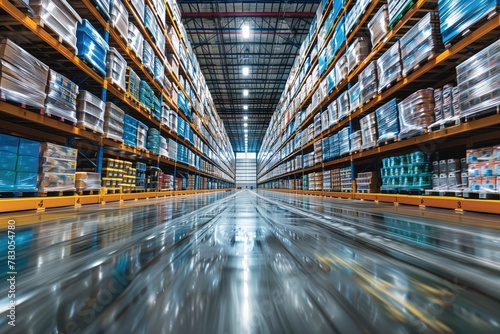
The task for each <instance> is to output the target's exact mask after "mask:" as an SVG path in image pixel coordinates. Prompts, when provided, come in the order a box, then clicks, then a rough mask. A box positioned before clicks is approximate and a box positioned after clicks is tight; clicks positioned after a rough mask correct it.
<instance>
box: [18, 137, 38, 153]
mask: <svg viewBox="0 0 500 334" xmlns="http://www.w3.org/2000/svg"><path fill="white" fill-rule="evenodd" d="M39 154H40V142H37V141H34V140H29V139H24V138H20V139H19V151H18V155H21V156H28V157H38V155H39Z"/></svg>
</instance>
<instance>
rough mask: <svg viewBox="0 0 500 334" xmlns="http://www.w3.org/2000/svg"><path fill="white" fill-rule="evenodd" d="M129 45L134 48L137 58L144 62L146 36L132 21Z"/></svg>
mask: <svg viewBox="0 0 500 334" xmlns="http://www.w3.org/2000/svg"><path fill="white" fill-rule="evenodd" d="M128 46H130V48H131V49H132V51H133V52H134V54H135V55H136V57H137V58H139V60H140V61H141V62H142V55H143V53H144V36H142V34H141V31H140V30H139V28H137V27H136V26H135V25H134V24H133V23H132V22H129V24H128Z"/></svg>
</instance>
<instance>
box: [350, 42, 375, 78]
mask: <svg viewBox="0 0 500 334" xmlns="http://www.w3.org/2000/svg"><path fill="white" fill-rule="evenodd" d="M369 53H370V47H369V45H368V41H367V40H366V39H365V38H363V37H360V38H357V39H356V40H355V41H354V42H353V43H352V44H351V45H350V46H349V48H348V49H347V53H346V55H347V68H348V72H349V73H351V72H352V71H353V70H354V69H355V68H356V66H358V65H359V64H360V63H361V62H362V61H363V60H364V59H365V58H366V56H367V55H368V54H369Z"/></svg>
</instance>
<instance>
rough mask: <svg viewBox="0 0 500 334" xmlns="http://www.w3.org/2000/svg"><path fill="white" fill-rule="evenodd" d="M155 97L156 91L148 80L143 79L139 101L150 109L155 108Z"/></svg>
mask: <svg viewBox="0 0 500 334" xmlns="http://www.w3.org/2000/svg"><path fill="white" fill-rule="evenodd" d="M153 97H154V92H153V90H152V89H151V87H150V86H149V84H148V83H147V81H145V80H142V81H141V85H140V91H139V102H140V103H141V104H142V105H143V106H144V107H145V108H146V109H148V110H150V111H151V110H152V109H153Z"/></svg>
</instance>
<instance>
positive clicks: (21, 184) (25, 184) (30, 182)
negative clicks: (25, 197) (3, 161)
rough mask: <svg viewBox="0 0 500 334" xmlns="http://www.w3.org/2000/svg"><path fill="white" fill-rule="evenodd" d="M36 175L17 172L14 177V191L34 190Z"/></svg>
mask: <svg viewBox="0 0 500 334" xmlns="http://www.w3.org/2000/svg"><path fill="white" fill-rule="evenodd" d="M37 179H38V174H37V173H36V172H35V173H25V172H18V173H17V175H16V185H15V188H16V190H35V189H36V181H37Z"/></svg>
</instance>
